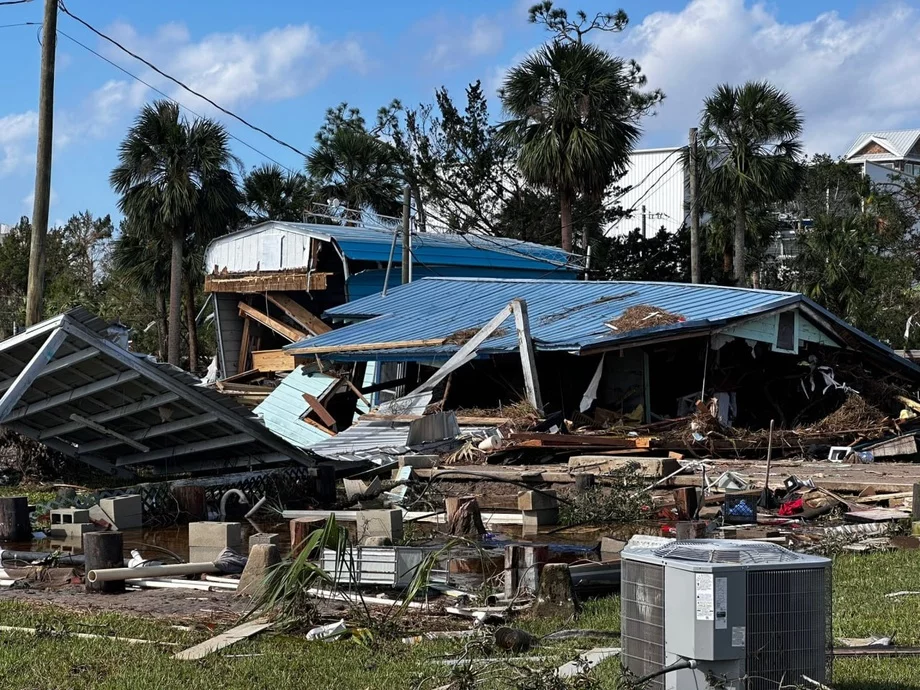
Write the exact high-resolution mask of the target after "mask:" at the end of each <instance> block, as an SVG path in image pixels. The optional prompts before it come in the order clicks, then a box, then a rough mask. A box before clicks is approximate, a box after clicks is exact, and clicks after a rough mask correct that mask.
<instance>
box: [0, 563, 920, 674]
mask: <svg viewBox="0 0 920 690" xmlns="http://www.w3.org/2000/svg"><path fill="white" fill-rule="evenodd" d="M918 583H920V556H918V554H917V553H912V552H909V551H902V552H896V553H889V554H871V555H844V556H839V557H837V558H836V560H835V563H834V632H835V635H837V636H842V637H865V636H868V635H873V634H874V635H890V634H895V635H896V639H897V641H898V643H899V644H901V645H904V646H908V645H920V625H918V624H917V621H920V597H904V598H900V599H890V598H888V597H886V596H885V594H887V593H889V592H894V591H900V590H912V589H920V587H918ZM124 596H130V594H128V595H124ZM0 597H2V595H0ZM619 616H620V611H619V598H618V597H610V598H606V599H599V600H596V601H590V602H587V603H586V604H585V606H584V610H583V612H582V615H581V616H580V617H579V619H578V621H577V622H571V621H559V620H551V619H545V618H543V619H537V620H527V619H524V620H521V621H520V622H519V623H518V625H520V627H522V628H524V629H526V630H528V631H529V632H531V633H533V634H534V635H538V636H543V635H546V634H548V633H550V632H554V631H557V630H561V629H566V628H582V629H595V630H607V631H612V632H618V631H619V627H620V618H619ZM409 621H411V616H410V618H409V619H408V621H407V622H409ZM0 625H9V626H20V627H42V628H45V629H53V630H55V631H61V630H70V631H73V632H93V633H98V634H117V635H119V636H123V637H136V638H142V639H149V640H157V641H161V642H178V643H180V644H181V646H182V647H185V646H191V645H193V644H196V643H198V642H201V641H202V640H204V639H207V638H208V637H210V636H211V635H212V634H214V633H212V632H210V631H207V630H195V631H191V632H186V631H180V630H175V629H174V628H172V627H170V624H169V622H167V621H158V620H151V619H149V618H139V617H130V616H123V615H116V614H94V615H79V614H74V613H70V612H65V611H64V610H63V609H60V608H56V607H52V606H40V607H35V606H32V605H29V604H25V603H21V602H17V601H15V600H12V599H10V598H5V599H4V598H0ZM486 642H487V641H486ZM617 644H618V643H617V641H616V640H604V641H600V640H598V641H567V642H559V643H552V644H551V645H546V646H544V647H542V648H538V649H536V650H534V651H533V652H531V653H532V654H537V655H540V656H544V657H546V658H547V659H546V661H545V662H544V663H543V665H544V666H545V667H553V666H558V665H560V664H562V663H564V662H566V661H569V660H571V659H573V658H574V657H575V656H576V655H577V653H578V652H579V649H585V648H587V647H591V646H616V645H617ZM465 650H468V651H469V653H470V654H474V655H475V656H477V658H482V656H484V655H495V656H501V655H502V653H501V652H497V651H495V650H493V649H490V648H489V646H488V644H485V645H482V646H480V647H477V646H476V645H474V644H473V643H471V642H470V641H469V640H461V641H458V640H432V641H429V642H425V643H422V644H418V645H413V646H408V645H404V644H402V643H400V642H398V641H395V640H383V639H379V638H377V639H375V640H374V641H373V642H372V643H371V644H369V645H363V644H359V643H357V642H354V641H339V642H331V643H325V642H306V641H305V640H304V639H303V638H302V637H299V636H290V635H283V634H277V633H263V634H262V635H261V636H258V637H256V638H253V639H251V640H249V641H246V642H242V643H239V644H237V645H234V646H231V647H229V648H227V649H225V650H223V651H222V652H220V653H217V654H213V655H211V656H209V657H206V658H205V659H203V660H201V661H197V662H177V661H173V660H172V659H171V656H172V654H173V653H174V652H175V651H176V648H174V647H161V646H155V645H128V644H122V643H117V642H112V641H108V640H81V639H77V638H72V637H71V638H67V637H58V636H49V635H45V636H39V637H32V636H27V635H22V634H19V633H0V678H3V687H4V688H9V689H10V690H33V689H37V688H41V689H42V690H46V689H47V690H65V689H73V690H82V689H84V688H85V689H90V688H93V689H97V688H98V689H101V690H163V689H164V688H176V687H179V688H182V689H183V690H213V689H214V688H215V687H219V688H221V690H236V689H238V688H239V689H240V690H252V689H253V688H263V687H270V688H273V689H274V690H286V689H288V688H291V689H294V688H303V687H316V688H336V690H377V689H380V690H394V689H396V688H419V689H420V690H431V689H432V688H436V687H438V686H439V685H444V684H446V683H448V682H450V681H451V679H452V677H451V668H450V667H448V666H445V665H442V664H438V663H437V661H438V660H439V659H443V658H449V657H456V656H458V655H460V654H462V653H464V651H465ZM515 673H516V672H510V673H503V674H502V675H500V676H496V677H494V678H492V679H491V680H489V681H487V682H485V683H484V684H482V685H477V686H476V687H477V688H484V689H485V690H489V689H492V688H494V689H495V690H498V689H500V688H503V689H508V690H511V689H513V690H562V688H567V687H568V688H576V687H578V688H588V687H591V688H595V687H597V688H600V687H604V688H615V687H617V683H618V678H619V672H618V664H617V662H616V660H610V661H607V662H605V663H603V664H601V665H600V666H598V667H597V668H596V669H595V671H594V672H593V673H592V675H591V678H592V681H591V682H590V684H588V683H586V682H585V681H584V680H582V681H579V683H580V684H576V683H570V684H568V685H556V684H553V685H548V684H546V683H544V684H542V685H541V684H533V683H537V682H538V681H536V680H533V681H528V683H529V684H524V683H523V681H520V682H518V681H514V680H511V677H512V676H514V675H515ZM834 676H835V681H834V683H833V687H834V688H835V689H836V690H895V689H898V690H911V689H914V690H917V689H920V659H914V658H904V659H889V660H875V659H841V660H838V662H837V663H836V667H835V674H834ZM458 687H463V686H461V685H458Z"/></svg>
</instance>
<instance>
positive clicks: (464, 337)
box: [285, 278, 920, 445]
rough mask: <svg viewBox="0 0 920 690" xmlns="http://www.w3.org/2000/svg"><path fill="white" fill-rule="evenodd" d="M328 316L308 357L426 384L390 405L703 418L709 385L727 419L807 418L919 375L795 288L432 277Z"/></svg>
mask: <svg viewBox="0 0 920 690" xmlns="http://www.w3.org/2000/svg"><path fill="white" fill-rule="evenodd" d="M325 316H326V317H327V318H329V319H332V320H335V321H339V322H343V323H346V324H348V325H346V326H345V327H343V328H339V329H336V330H334V331H331V332H329V333H325V334H322V335H319V336H316V337H312V338H309V339H305V340H303V341H301V342H298V343H294V344H292V345H289V346H287V347H286V348H285V353H286V354H289V355H292V356H293V357H294V358H295V359H296V360H297V361H299V362H303V363H304V364H306V365H308V366H316V359H317V358H319V359H321V360H323V361H324V362H327V363H329V362H332V363H335V365H336V366H338V367H348V366H352V367H356V368H360V367H362V366H366V365H367V363H372V362H373V363H377V366H378V367H380V369H381V371H383V370H385V366H386V365H389V366H391V367H392V365H394V364H398V365H399V366H400V367H402V369H401V371H402V374H401V376H400V377H399V379H398V380H396V381H392V382H390V383H391V385H392V386H396V385H397V384H398V385H399V386H400V389H401V392H403V393H406V392H411V394H410V395H408V396H404V397H402V398H401V399H400V400H398V401H395V402H394V403H388V405H389V407H386V406H385V407H381V408H380V409H378V411H377V412H378V413H379V412H382V411H385V412H388V413H389V414H390V415H391V417H399V416H400V415H402V416H405V415H407V414H408V415H419V414H422V413H424V412H426V411H428V412H431V411H432V410H435V409H438V410H458V411H459V412H458V415H460V414H463V411H464V410H476V411H478V412H479V413H480V414H488V413H489V411H493V412H492V413H493V414H495V413H494V411H495V410H498V409H501V408H506V407H507V406H509V405H514V404H517V403H520V401H521V400H522V399H524V400H526V401H527V402H529V403H530V404H531V405H532V406H533V407H535V408H537V409H538V410H539V413H540V415H541V416H543V415H547V414H550V413H553V412H559V413H562V414H563V415H564V417H565V418H566V419H568V420H572V421H573V422H574V423H575V424H576V425H578V426H593V427H596V428H604V429H609V428H629V427H630V426H638V425H645V426H648V425H652V424H665V423H667V420H674V419H686V418H689V416H691V415H693V414H695V413H696V412H697V411H698V410H699V402H698V401H701V400H702V401H706V406H707V409H708V411H709V413H710V414H711V416H712V417H713V420H714V422H716V423H717V424H718V426H720V427H721V428H722V429H731V428H746V429H765V428H766V427H767V426H768V425H769V423H770V421H771V420H775V422H776V426H777V428H778V429H794V428H799V427H803V426H809V425H815V424H818V423H819V422H820V420H822V419H824V418H826V417H827V416H828V415H829V414H831V413H833V412H834V411H835V410H838V409H839V408H841V405H842V404H843V403H844V402H845V401H846V400H847V399H848V398H849V397H850V395H851V394H854V393H863V394H865V397H867V398H873V399H883V400H887V401H890V403H891V405H889V406H888V407H889V408H890V409H887V410H882V412H883V413H885V414H890V415H892V416H893V417H894V418H897V416H898V413H899V411H900V408H901V407H902V406H901V405H900V404H899V403H898V402H897V393H898V391H908V390H911V389H913V388H915V387H916V385H917V383H918V382H920V367H918V366H917V365H916V364H914V363H913V362H910V361H908V360H906V359H904V358H902V357H899V356H897V355H896V354H895V353H894V352H893V351H892V350H891V349H889V348H888V347H887V346H885V345H883V344H882V343H879V342H878V341H876V340H874V339H872V338H871V337H869V336H868V335H866V334H865V333H862V332H861V331H859V330H857V329H855V328H853V327H852V326H850V325H849V324H847V323H846V322H844V321H843V320H841V319H840V318H838V317H836V316H835V315H833V314H831V313H830V312H828V311H827V310H825V309H824V308H822V307H821V306H819V305H818V304H816V303H815V302H813V301H812V300H810V299H808V298H806V297H804V296H802V295H800V294H797V293H791V292H776V291H767V290H752V289H739V288H732V287H720V286H712V285H692V284H668V283H645V282H576V281H571V282H559V281H548V280H509V279H495V278H478V279H471V278H424V279H422V280H417V281H414V282H412V283H410V284H408V285H403V286H399V287H396V288H394V289H391V290H390V291H388V293H387V294H385V295H384V294H377V295H372V296H369V297H365V298H363V299H360V300H357V301H353V302H349V303H346V304H343V305H340V306H337V307H334V308H331V309H328V310H327V311H326V313H325ZM445 363H447V364H446V365H445ZM378 385H379V386H381V387H383V386H386V385H387V382H386V381H383V380H381V381H379V383H378ZM394 404H398V406H397V407H394V406H393V405H394ZM843 421H844V422H846V420H843ZM869 421H870V422H871V420H869ZM867 423H869V422H867ZM833 431H835V432H836V431H843V430H842V429H835V430H833ZM825 435H826V434H825ZM735 445H737V444H735Z"/></svg>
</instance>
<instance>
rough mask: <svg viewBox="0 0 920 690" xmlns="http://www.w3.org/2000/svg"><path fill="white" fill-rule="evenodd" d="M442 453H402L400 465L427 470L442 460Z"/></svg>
mask: <svg viewBox="0 0 920 690" xmlns="http://www.w3.org/2000/svg"><path fill="white" fill-rule="evenodd" d="M440 460H441V456H440V455H400V456H399V466H400V467H405V466H407V465H408V466H409V467H414V468H415V469H417V470H425V469H430V468H432V467H434V466H435V465H437V464H438V462H440Z"/></svg>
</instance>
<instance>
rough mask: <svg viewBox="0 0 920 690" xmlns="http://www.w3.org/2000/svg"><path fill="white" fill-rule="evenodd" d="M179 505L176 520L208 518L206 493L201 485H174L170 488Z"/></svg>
mask: <svg viewBox="0 0 920 690" xmlns="http://www.w3.org/2000/svg"><path fill="white" fill-rule="evenodd" d="M170 491H171V493H172V495H173V498H175V499H176V503H177V504H178V507H179V515H178V517H177V518H176V522H177V523H179V524H180V525H184V524H188V523H189V522H204V521H205V520H207V519H208V504H207V495H206V493H205V490H204V487H203V486H174V487H172V489H171V490H170Z"/></svg>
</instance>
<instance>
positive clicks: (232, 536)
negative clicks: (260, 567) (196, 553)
mask: <svg viewBox="0 0 920 690" xmlns="http://www.w3.org/2000/svg"><path fill="white" fill-rule="evenodd" d="M188 545H189V547H192V546H211V547H216V548H218V549H219V550H218V553H219V552H220V550H223V549H226V548H231V549H239V548H240V547H241V546H242V545H243V530H242V527H241V525H240V523H238V522H191V523H189V526H188Z"/></svg>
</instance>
